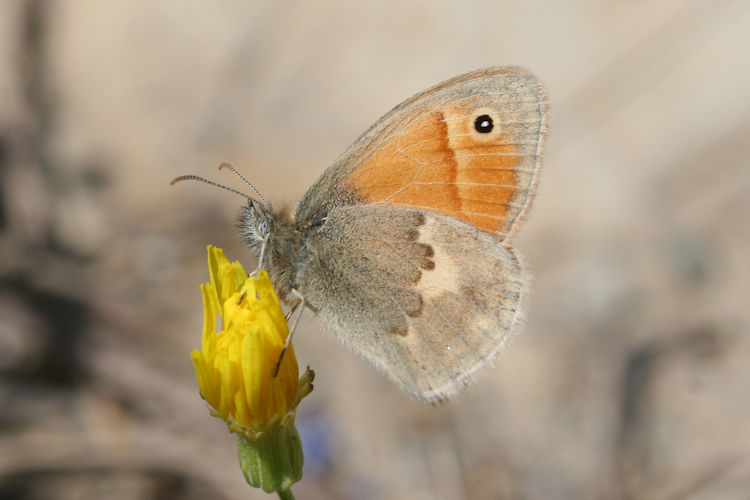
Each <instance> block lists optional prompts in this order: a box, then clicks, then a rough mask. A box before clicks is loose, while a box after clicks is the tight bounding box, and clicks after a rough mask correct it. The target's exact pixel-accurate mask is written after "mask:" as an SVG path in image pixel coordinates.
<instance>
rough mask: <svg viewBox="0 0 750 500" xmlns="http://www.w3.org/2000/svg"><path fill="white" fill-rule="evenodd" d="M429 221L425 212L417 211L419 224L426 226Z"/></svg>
mask: <svg viewBox="0 0 750 500" xmlns="http://www.w3.org/2000/svg"><path fill="white" fill-rule="evenodd" d="M426 222H427V219H425V217H424V214H422V213H417V226H424V225H425V223H426Z"/></svg>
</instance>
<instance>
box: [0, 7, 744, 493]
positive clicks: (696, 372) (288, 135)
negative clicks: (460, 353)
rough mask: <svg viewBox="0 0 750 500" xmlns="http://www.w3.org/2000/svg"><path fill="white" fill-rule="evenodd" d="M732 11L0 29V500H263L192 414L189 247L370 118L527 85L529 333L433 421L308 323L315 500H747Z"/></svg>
mask: <svg viewBox="0 0 750 500" xmlns="http://www.w3.org/2000/svg"><path fill="white" fill-rule="evenodd" d="M748 61H750V3H748V2H746V1H743V0H735V1H730V0H727V1H719V2H705V1H698V0H696V1H687V0H682V1H681V0H663V1H658V2H655V1H648V0H635V1H628V2H623V1H619V2H618V1H601V0H600V1H594V0H578V1H574V2H554V1H551V0H549V1H541V0H532V1H525V2H511V1H496V2H489V1H487V2H481V1H479V2H459V1H453V2H451V1H447V0H446V1H441V2H429V1H426V0H425V1H409V2H407V1H404V2H350V1H343V0H342V1H318V2H275V1H255V2H242V1H214V2H211V1H207V0H206V1H201V0H181V1H168V2H167V1H164V2H147V1H143V0H139V1H124V0H120V1H107V2H100V1H93V0H91V1H87V0H76V1H73V0H71V1H52V0H50V1H41V0H37V1H27V2H25V1H20V0H4V1H3V2H2V3H0V183H1V188H2V190H1V191H0V499H5V498H20V499H52V498H65V499H84V498H106V499H156V498H176V499H199V498H201V499H202V498H222V499H245V498H266V495H264V494H263V493H262V492H259V491H256V490H251V489H250V488H249V487H248V486H247V485H246V484H245V482H244V479H243V477H242V475H241V472H240V470H239V467H238V465H237V459H236V445H235V441H234V438H233V437H232V436H231V435H230V434H229V433H228V432H227V431H226V428H225V426H224V424H223V423H222V422H221V421H219V420H217V419H215V418H212V417H211V416H210V415H209V413H208V411H207V409H206V406H205V404H204V403H203V401H202V400H201V398H200V397H199V394H198V391H197V388H196V384H195V376H194V373H193V369H192V364H191V361H190V351H191V350H192V349H194V348H196V347H198V345H199V342H200V329H201V321H202V320H201V315H202V309H201V298H200V293H199V290H198V285H199V283H201V282H203V281H205V280H206V279H207V269H206V265H205V246H206V245H207V244H214V245H217V246H220V247H223V248H224V249H225V250H226V251H227V253H228V255H229V256H230V257H231V258H235V259H239V260H241V261H243V262H244V263H245V265H246V267H248V268H251V267H252V266H253V265H254V260H253V257H252V256H251V255H250V253H249V252H248V251H247V250H246V249H245V248H243V247H242V245H241V244H240V242H239V238H238V236H237V233H236V230H235V228H234V223H235V218H236V216H237V214H238V209H239V207H240V205H241V203H242V199H240V198H239V197H236V196H235V195H232V194H230V193H226V192H224V191H220V190H218V189H215V188H211V187H209V186H205V185H199V184H180V185H176V186H173V187H171V186H170V185H169V181H170V180H171V179H172V178H174V177H175V176H177V175H180V174H185V173H193V174H198V175H202V176H206V177H209V178H212V179H216V180H220V181H221V182H224V183H227V184H229V185H232V186H235V187H240V185H239V184H238V183H237V181H236V179H234V178H233V176H231V174H229V173H226V172H218V171H217V170H216V167H217V165H218V164H219V163H221V162H223V161H229V162H231V163H232V164H234V165H235V166H236V167H238V168H239V170H240V171H241V172H243V173H244V174H245V175H246V176H247V177H249V178H250V179H251V180H252V182H254V183H255V184H256V186H258V188H259V189H260V190H261V191H262V192H263V193H264V196H265V197H266V198H268V199H269V200H273V201H274V202H276V203H288V204H290V205H292V206H293V204H294V203H295V202H296V200H297V199H298V198H299V197H300V196H301V195H302V193H303V192H304V191H305V190H306V189H307V187H308V186H309V185H310V184H311V183H312V182H313V181H314V180H315V179H316V178H317V177H318V176H319V175H320V174H321V173H322V172H323V170H324V169H325V168H326V167H327V166H328V165H329V164H330V163H331V162H332V161H333V160H334V159H335V158H336V157H337V156H338V154H339V153H340V152H342V151H343V150H344V149H345V148H346V147H347V146H348V144H349V143H350V142H351V141H353V140H354V139H355V138H356V137H357V136H358V135H359V134H360V133H361V132H363V131H364V130H365V129H366V128H367V127H368V126H369V125H370V124H371V123H373V122H374V121H375V120H376V119H377V118H379V117H380V116H381V115H382V114H383V113H384V112H386V111H387V110H389V109H390V108H391V107H392V106H394V105H395V104H397V103H398V102H400V101H401V100H403V99H405V98H407V97H409V96H411V95H412V94H414V93H416V92H418V91H420V90H422V89H424V88H426V87H428V86H431V85H433V84H435V83H437V82H440V81H442V80H444V79H447V78H449V77H451V76H454V75H456V74H459V73H462V72H465V71H469V70H473V69H476V68H480V67H483V66H491V65H505V64H517V65H523V66H525V67H527V68H529V69H530V70H531V71H532V72H534V73H535V74H536V75H537V76H538V77H539V78H540V79H541V80H542V81H543V82H544V83H545V85H546V87H547V90H548V94H549V97H550V101H551V106H552V118H551V124H550V135H549V145H548V148H547V155H546V160H545V163H544V167H543V171H542V177H541V183H540V189H539V192H538V196H537V199H536V202H535V205H534V207H533V210H532V211H531V213H530V217H529V220H528V223H527V225H526V227H525V228H524V230H523V231H521V232H520V233H519V235H518V236H519V237H518V238H517V246H518V247H519V248H520V250H521V251H522V253H523V254H524V255H525V257H526V260H527V261H528V262H529V263H530V265H531V267H532V269H533V272H534V279H533V297H532V299H531V303H530V304H529V308H528V313H527V322H526V326H525V328H524V331H523V334H522V335H521V336H520V337H519V338H518V340H517V341H516V342H515V344H514V345H513V347H512V348H511V349H509V350H508V351H507V352H506V354H505V355H504V357H503V359H502V360H501V361H500V362H499V363H498V366H497V367H495V368H492V369H489V370H487V372H486V374H485V376H484V377H483V378H482V379H481V380H480V381H479V382H478V383H477V384H475V385H474V386H472V387H471V388H470V389H469V390H468V391H466V393H465V394H463V395H462V396H461V397H459V398H458V399H457V400H456V401H454V402H452V403H450V404H446V405H443V406H441V407H437V408H434V407H428V406H425V405H423V404H422V403H419V402H417V401H414V400H411V399H410V398H409V397H407V396H405V395H403V394H401V393H400V392H399V391H398V390H397V389H396V388H395V387H394V386H393V385H392V384H391V383H390V382H388V381H387V380H386V379H385V378H384V377H383V376H382V375H380V374H379V373H377V372H376V371H375V370H374V369H372V368H371V367H369V366H368V365H366V364H365V363H363V362H362V361H361V360H360V359H358V358H357V357H356V356H355V355H353V354H351V353H349V352H348V351H346V350H345V349H344V348H343V347H341V346H340V345H338V344H337V343H336V342H334V341H333V340H332V339H331V338H330V337H329V336H328V335H327V334H326V333H325V332H324V331H323V330H322V329H321V327H320V326H319V325H318V324H317V323H316V322H315V320H314V319H312V317H311V315H308V316H307V317H306V318H305V320H304V321H303V323H302V325H301V327H300V329H299V331H298V332H297V334H296V339H295V344H296V349H297V355H298V358H299V360H300V363H301V364H302V365H303V366H304V365H307V364H309V365H310V366H311V367H312V368H313V369H314V370H315V371H316V374H317V379H316V387H315V391H314V392H313V394H312V395H311V396H310V397H309V398H308V399H306V400H305V401H304V402H303V404H302V405H301V407H300V409H299V413H298V425H299V429H300V432H301V434H302V438H303V441H304V444H305V449H306V464H305V477H304V478H303V480H302V481H301V482H300V483H299V484H297V485H296V486H295V487H294V490H295V493H296V494H297V497H298V498H312V499H328V498H337V499H338V498H340V499H348V498H355V499H398V498H425V499H427V498H440V499H494V498H524V499H587V498H588V499H594V498H659V499H661V498H664V499H671V498H696V499H698V498H700V499H715V498H729V499H733V498H748V494H749V492H750V362H748V360H750V338H749V337H748V333H750V332H749V329H750V328H749V327H750V312H749V311H748V302H749V300H748V299H750V291H749V287H748V283H749V282H750V276H749V275H750V265H749V264H748V257H749V256H750V229H749V228H748V224H749V221H750V170H749V169H750V99H748V97H750V64H749V63H748Z"/></svg>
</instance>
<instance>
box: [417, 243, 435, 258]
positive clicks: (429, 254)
mask: <svg viewBox="0 0 750 500" xmlns="http://www.w3.org/2000/svg"><path fill="white" fill-rule="evenodd" d="M420 246H421V247H422V250H423V251H424V256H425V257H427V258H428V259H429V258H430V257H434V256H435V250H434V249H433V248H432V246H430V245H427V244H425V243H420Z"/></svg>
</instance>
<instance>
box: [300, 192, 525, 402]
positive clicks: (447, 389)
mask: <svg viewBox="0 0 750 500" xmlns="http://www.w3.org/2000/svg"><path fill="white" fill-rule="evenodd" d="M305 252H306V254H305V256H304V258H305V261H306V262H307V264H306V265H305V266H304V267H303V268H300V269H299V271H298V275H297V283H298V285H299V290H300V292H301V293H302V294H303V295H304V297H305V299H306V300H307V301H309V303H310V305H311V306H312V307H313V308H315V309H317V314H318V318H319V319H320V320H321V321H322V323H323V324H324V325H325V326H326V327H327V328H328V329H329V330H330V331H332V332H333V333H334V334H335V336H336V337H338V338H339V339H340V340H341V341H342V342H343V343H344V344H346V345H348V346H349V347H351V348H352V349H353V350H354V351H355V352H357V353H359V354H361V355H363V356H364V357H365V358H366V359H368V360H369V361H371V362H372V363H373V364H375V365H376V366H377V367H379V368H380V369H382V370H383V371H385V372H386V374H387V375H388V376H389V377H390V378H391V379H392V380H394V381H395V382H396V383H397V384H398V385H399V386H400V387H401V388H402V389H403V390H405V391H406V392H409V393H411V394H413V395H415V396H417V397H419V398H421V399H424V400H427V401H430V402H437V401H440V400H442V399H445V398H447V397H450V396H451V395H452V394H454V393H455V392H456V391H457V390H459V389H460V388H461V387H462V386H464V385H465V384H467V383H468V382H470V381H471V380H472V379H473V378H474V376H475V375H476V374H477V373H478V371H479V370H480V369H481V368H482V367H484V366H486V365H487V364H488V361H491V360H492V359H494V357H495V356H496V355H497V353H498V352H499V350H500V348H501V347H502V346H503V345H504V344H505V343H506V342H507V341H508V339H509V338H510V337H511V336H512V333H513V332H514V331H515V330H516V327H517V325H518V323H519V318H520V315H521V308H522V302H523V298H524V294H525V292H526V279H525V276H524V274H523V272H522V270H521V266H520V263H519V261H518V259H517V258H516V256H515V255H514V254H513V253H512V251H511V250H510V249H508V248H507V247H505V246H504V245H502V244H501V243H500V242H498V241H497V240H496V239H495V238H493V237H492V236H490V235H489V234H486V233H484V232H482V231H479V230H477V229H475V228H473V227H472V226H470V225H469V224H467V223H464V222H462V221H460V220H457V219H455V218H451V217H448V216H444V215H440V214H435V213H432V212H428V211H424V210H419V209H412V208H400V207H388V206H378V205H351V206H345V207H335V208H333V209H331V211H330V212H329V213H328V216H327V219H326V221H325V223H324V224H323V225H321V226H320V227H319V228H317V229H316V230H314V231H311V232H310V233H309V234H308V235H307V236H306V243H305Z"/></svg>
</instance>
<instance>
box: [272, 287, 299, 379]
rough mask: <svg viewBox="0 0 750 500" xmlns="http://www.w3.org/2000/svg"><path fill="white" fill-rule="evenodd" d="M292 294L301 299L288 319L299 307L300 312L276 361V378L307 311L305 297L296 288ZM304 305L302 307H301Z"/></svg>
mask: <svg viewBox="0 0 750 500" xmlns="http://www.w3.org/2000/svg"><path fill="white" fill-rule="evenodd" d="M292 295H294V296H295V297H296V298H297V299H299V301H298V302H297V303H296V304H294V306H292V310H291V311H289V314H288V315H287V318H286V319H287V321H288V320H289V318H290V317H291V316H292V314H294V312H295V311H296V310H298V309H299V314H297V317H296V318H294V322H293V323H292V326H291V328H289V335H287V337H286V342H285V343H284V348H283V349H282V350H281V354H279V360H278V361H277V362H276V369H275V370H274V372H273V376H274V378H275V377H277V376H278V375H279V369H280V368H281V361H282V360H283V359H284V354H286V351H287V349H289V346H290V345H291V344H292V335H294V331H295V330H296V329H297V325H298V324H299V320H300V318H301V317H302V313H303V312H304V311H305V298H304V297H303V296H302V294H300V293H299V292H298V291H297V290H296V289H292ZM300 306H302V307H300Z"/></svg>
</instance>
